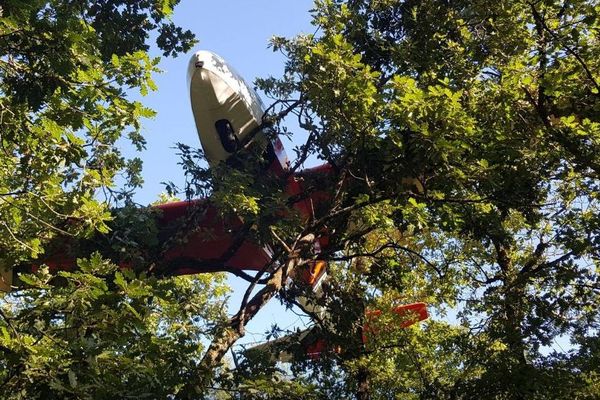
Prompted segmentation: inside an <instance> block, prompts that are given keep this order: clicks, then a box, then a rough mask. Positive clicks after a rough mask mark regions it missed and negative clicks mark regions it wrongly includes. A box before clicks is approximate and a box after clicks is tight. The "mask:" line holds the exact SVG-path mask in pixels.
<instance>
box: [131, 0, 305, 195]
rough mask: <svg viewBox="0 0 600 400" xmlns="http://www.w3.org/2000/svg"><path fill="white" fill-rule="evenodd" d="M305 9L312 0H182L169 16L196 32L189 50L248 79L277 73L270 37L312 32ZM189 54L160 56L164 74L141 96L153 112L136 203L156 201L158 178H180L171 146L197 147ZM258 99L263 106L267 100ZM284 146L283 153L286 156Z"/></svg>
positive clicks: (278, 66)
mask: <svg viewBox="0 0 600 400" xmlns="http://www.w3.org/2000/svg"><path fill="white" fill-rule="evenodd" d="M311 7H312V0H252V1H248V0H222V1H206V2H205V1H202V2H200V1H198V0H183V1H182V2H181V3H180V5H179V6H177V7H176V8H175V14H174V17H173V19H174V21H175V23H176V24H178V25H179V26H182V27H184V28H186V29H190V30H191V31H192V32H194V33H195V34H196V37H197V39H198V40H199V43H198V44H197V45H196V49H195V50H199V49H203V50H210V51H214V52H215V53H217V54H219V55H220V56H222V57H223V58H224V59H225V60H227V61H228V62H229V63H230V64H231V65H232V66H233V67H234V68H235V69H236V70H237V71H238V72H239V73H240V74H241V75H242V76H243V77H244V78H245V79H246V80H247V81H248V82H250V83H251V82H253V81H254V79H255V78H257V77H267V76H269V75H273V76H279V75H281V72H282V71H283V63H284V59H283V56H282V55H281V54H280V53H274V52H273V51H272V50H271V49H269V48H268V42H269V39H270V38H271V37H272V36H273V35H279V36H294V35H296V34H298V33H301V32H313V31H314V28H313V27H312V26H311V25H310V15H309V12H308V10H309V9H310V8H311ZM157 53H158V52H157ZM192 53H193V52H190V53H189V54H186V55H180V56H179V57H178V58H176V59H166V58H163V60H162V62H161V64H160V67H161V68H162V69H163V71H164V72H163V73H162V74H160V75H159V76H157V77H156V79H155V80H156V83H157V85H158V91H157V92H153V93H151V94H149V95H148V96H147V97H145V98H143V99H142V101H143V102H144V104H146V105H148V106H150V107H151V108H153V109H154V110H156V111H157V112H158V115H157V116H156V118H154V119H153V120H146V121H145V122H144V124H143V125H144V135H145V137H146V138H147V141H148V146H147V150H146V151H145V152H144V153H143V154H142V155H141V158H142V159H143V160H144V180H145V185H144V188H143V189H142V190H140V191H138V195H137V196H136V200H137V201H138V202H139V203H141V204H148V203H150V202H152V201H154V200H156V197H157V195H158V194H159V193H160V192H161V191H164V187H163V185H161V184H160V182H164V181H167V180H172V181H173V182H176V183H177V182H182V174H181V170H180V169H179V167H178V166H177V161H178V158H177V156H176V155H175V151H174V150H173V149H172V147H173V145H174V144H175V143H176V142H182V143H185V144H188V145H191V146H194V147H197V146H199V145H200V142H199V140H198V137H197V134H196V127H195V125H194V120H193V117H192V112H191V106H190V101H189V97H188V88H187V83H186V72H187V63H188V61H189V58H190V56H191V54H192ZM157 55H158V54H157ZM263 100H264V101H265V104H268V102H267V101H266V100H267V99H264V97H263ZM290 149H291V148H288V156H290V155H292V154H291V150H290Z"/></svg>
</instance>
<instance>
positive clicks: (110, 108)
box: [0, 0, 194, 266]
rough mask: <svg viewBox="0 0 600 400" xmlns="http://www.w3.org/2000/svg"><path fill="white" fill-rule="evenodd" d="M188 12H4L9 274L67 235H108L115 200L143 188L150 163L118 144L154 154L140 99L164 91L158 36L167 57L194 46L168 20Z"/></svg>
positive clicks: (152, 7)
mask: <svg viewBox="0 0 600 400" xmlns="http://www.w3.org/2000/svg"><path fill="white" fill-rule="evenodd" d="M177 3H178V1H177V0H166V1H160V2H155V1H150V0H143V1H124V0H110V1H103V2H95V1H87V0H77V1H63V0H52V1H42V0H34V1H21V0H9V1H5V2H3V3H2V9H1V10H0V115H1V117H0V132H1V134H0V135H1V145H2V156H1V158H0V160H1V163H0V220H2V223H1V224H0V254H1V256H0V264H3V265H5V266H10V265H13V264H14V263H15V262H18V261H20V260H21V259H26V258H30V257H32V256H33V257H35V256H37V255H38V254H40V253H41V252H43V249H44V244H45V243H46V242H47V241H48V240H49V239H51V238H52V237H53V236H55V235H56V234H57V233H61V234H67V235H75V236H78V235H79V236H80V235H84V236H90V235H91V234H92V233H93V232H95V231H99V232H104V233H105V232H106V231H107V226H106V222H107V221H108V220H110V214H109V213H108V209H107V207H108V203H107V202H115V201H120V200H124V199H125V200H126V199H128V198H129V197H130V195H131V193H132V190H133V189H134V188H136V187H138V186H139V185H140V184H141V183H142V179H141V176H140V170H141V161H140V160H139V159H138V158H133V159H130V160H127V159H125V157H123V155H122V154H121V151H120V149H119V147H118V146H117V143H118V141H119V140H120V139H121V138H127V139H128V140H129V141H130V142H131V143H132V144H133V145H134V146H135V147H137V148H138V150H141V149H143V148H144V144H145V141H144V138H143V136H142V135H141V122H140V121H141V119H142V118H148V117H152V116H153V115H154V111H152V110H150V109H148V108H147V107H144V106H143V105H142V103H140V102H139V101H135V100H131V99H130V97H131V94H133V93H134V92H135V91H139V92H140V93H141V94H142V95H144V94H146V93H147V92H148V91H149V90H155V89H156V86H155V84H154V82H153V81H152V74H153V73H155V72H157V71H158V68H157V64H158V61H159V59H158V58H150V57H149V55H148V53H147V50H148V48H149V45H148V44H147V41H148V37H149V35H150V34H153V35H157V44H158V46H159V48H161V49H162V50H163V52H164V54H165V55H174V54H177V53H179V52H181V51H186V50H188V49H189V48H190V47H191V45H192V44H193V43H194V40H193V35H192V34H191V32H189V31H186V32H184V31H183V30H182V29H181V28H179V27H176V26H175V25H174V24H173V23H172V22H171V21H170V20H169V16H170V15H171V12H172V8H173V7H174V6H175V5H176V4H177ZM123 32H127V35H123V34H122V33H123ZM116 181H121V182H124V184H123V185H121V186H119V187H117V186H116V184H115V182H116ZM99 191H100V193H104V197H105V200H106V202H101V201H99V200H98V197H95V195H96V194H97V193H99ZM113 205H114V204H113ZM67 220H68V221H69V222H68V223H66V222H65V221H67Z"/></svg>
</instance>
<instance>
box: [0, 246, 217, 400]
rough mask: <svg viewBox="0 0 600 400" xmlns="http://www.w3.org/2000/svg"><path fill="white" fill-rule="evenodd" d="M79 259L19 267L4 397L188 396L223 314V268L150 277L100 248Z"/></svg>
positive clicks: (9, 318) (8, 326) (4, 343)
mask: <svg viewBox="0 0 600 400" xmlns="http://www.w3.org/2000/svg"><path fill="white" fill-rule="evenodd" d="M78 266H79V269H78V270H77V271H73V272H66V271H63V272H59V273H58V274H56V275H55V274H49V273H48V270H45V271H41V272H40V273H38V274H36V275H22V276H21V279H22V280H23V281H24V282H26V283H27V284H28V288H27V289H25V290H20V291H18V292H15V294H13V295H10V296H6V297H5V298H4V302H3V304H2V308H1V309H0V311H1V315H2V320H1V321H0V333H1V335H0V350H1V351H2V354H3V357H2V358H1V359H0V381H1V382H2V384H1V385H2V390H1V391H0V393H2V394H1V396H2V398H3V399H4V398H5V399H34V398H39V399H51V398H52V399H54V398H57V399H66V398H96V399H108V398H148V397H150V398H167V397H168V396H173V395H179V396H181V393H179V392H180V391H181V390H183V389H185V385H186V384H189V383H192V382H193V381H195V380H198V379H199V375H198V374H196V373H195V370H196V365H197V363H198V355H199V354H201V351H202V348H203V345H202V341H201V340H202V339H206V338H210V336H211V335H212V333H213V332H214V329H215V321H218V320H219V319H222V318H223V317H224V315H223V310H224V303H223V302H224V298H223V295H224V294H225V293H226V289H225V286H224V277H223V276H222V275H221V276H218V277H217V278H214V277H212V276H208V275H204V276H202V277H194V278H190V277H178V278H173V279H157V278H149V277H147V276H144V275H143V274H142V275H136V274H134V273H133V272H132V271H131V270H122V271H121V270H119V269H118V267H116V266H115V265H114V264H111V263H110V262H109V261H107V260H104V259H102V258H101V257H100V256H99V255H98V254H97V253H96V254H94V255H93V256H92V257H91V258H90V259H89V260H83V259H82V260H79V263H78Z"/></svg>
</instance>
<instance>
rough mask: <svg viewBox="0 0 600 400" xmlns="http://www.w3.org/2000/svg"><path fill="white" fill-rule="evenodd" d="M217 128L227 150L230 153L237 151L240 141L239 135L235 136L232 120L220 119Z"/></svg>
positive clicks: (216, 124)
mask: <svg viewBox="0 0 600 400" xmlns="http://www.w3.org/2000/svg"><path fill="white" fill-rule="evenodd" d="M215 128H217V133H218V134H219V138H220V139H221V144H222V145H223V148H224V149H225V151H226V152H228V153H233V152H234V151H236V150H237V149H238V146H239V142H238V138H237V136H235V131H234V130H233V126H231V122H229V120H226V119H220V120H218V121H217V122H215Z"/></svg>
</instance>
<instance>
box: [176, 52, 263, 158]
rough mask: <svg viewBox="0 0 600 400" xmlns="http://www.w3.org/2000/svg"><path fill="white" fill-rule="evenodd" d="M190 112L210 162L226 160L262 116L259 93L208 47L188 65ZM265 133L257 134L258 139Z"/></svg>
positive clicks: (194, 56) (198, 53) (258, 122)
mask: <svg viewBox="0 0 600 400" xmlns="http://www.w3.org/2000/svg"><path fill="white" fill-rule="evenodd" d="M187 77H188V84H189V88H190V98H191V103H192V112H193V114H194V120H195V122H196V128H197V130H198V136H199V137H200V143H201V144H202V148H203V149H204V154H205V155H206V158H207V159H208V161H209V163H210V164H211V165H216V164H218V163H219V162H221V161H225V160H227V158H229V156H230V155H231V153H233V152H234V151H235V150H236V149H237V148H238V146H239V145H240V143H242V142H243V141H244V139H245V138H246V137H247V136H248V134H249V133H250V132H252V131H253V130H254V129H255V128H256V127H257V126H258V125H259V124H260V123H261V120H262V116H263V113H264V107H263V105H262V102H261V101H260V99H259V97H258V95H257V94H256V92H254V90H252V88H251V87H249V86H248V84H247V83H246V82H245V81H244V79H242V77H241V76H240V75H239V74H238V73H237V72H235V70H234V69H233V68H232V67H231V66H230V65H229V64H227V62H226V61H225V60H223V59H222V58H221V57H219V56H218V55H216V54H214V53H211V52H209V51H199V52H197V53H196V54H194V55H193V56H192V58H191V60H190V63H189V65H188V76H187ZM261 136H262V139H263V140H262V141H265V140H264V135H262V134H261V135H257V139H259V138H260V137H261Z"/></svg>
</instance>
